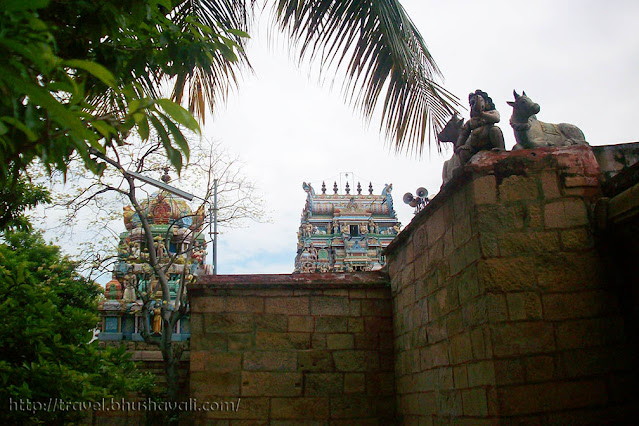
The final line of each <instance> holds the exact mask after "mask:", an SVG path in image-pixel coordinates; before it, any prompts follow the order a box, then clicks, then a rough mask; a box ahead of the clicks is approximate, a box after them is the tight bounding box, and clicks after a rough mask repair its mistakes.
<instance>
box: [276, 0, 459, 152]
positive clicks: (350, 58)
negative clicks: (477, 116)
mask: <svg viewBox="0 0 639 426" xmlns="http://www.w3.org/2000/svg"><path fill="white" fill-rule="evenodd" d="M276 19H277V22H278V24H279V26H280V28H281V29H282V30H284V31H287V32H288V33H289V34H290V36H291V39H292V42H293V44H294V45H296V46H298V47H299V49H300V60H302V59H304V58H308V59H310V60H311V61H313V60H319V62H320V63H321V69H322V72H325V71H326V70H327V69H329V68H331V67H333V68H335V70H336V71H338V70H340V69H342V68H345V71H346V81H345V83H344V93H345V96H346V97H347V99H349V100H350V101H351V102H352V103H353V104H354V105H355V106H356V107H357V108H359V109H360V110H361V111H362V113H363V115H364V116H365V117H366V118H368V119H370V118H371V117H372V115H373V113H374V111H375V110H376V107H377V104H378V100H379V98H380V96H381V95H382V94H383V93H384V91H385V94H384V102H383V108H382V123H381V125H380V127H381V128H383V129H384V130H385V132H386V135H387V137H388V138H390V139H391V140H392V141H393V143H394V145H395V148H396V150H398V151H401V150H404V149H415V150H416V151H418V152H421V151H422V150H423V147H424V143H425V141H426V138H427V137H428V141H429V144H430V141H431V135H432V134H433V133H434V134H436V133H437V132H438V131H439V130H441V129H442V128H443V126H444V124H445V122H446V120H447V119H448V117H450V115H451V114H452V113H454V112H455V111H456V110H457V107H459V106H460V104H459V101H458V99H457V98H456V97H455V96H454V95H453V94H452V93H450V92H448V91H447V90H446V89H444V88H443V87H442V86H441V85H440V84H438V83H437V81H436V80H438V79H441V77H442V76H441V72H440V71H439V69H438V67H437V65H436V63H435V61H434V59H433V57H432V56H431V55H430V53H429V51H428V48H427V47H426V44H425V42H424V40H423V38H422V36H421V35H420V33H419V31H418V30H417V28H416V27H415V25H414V24H413V22H412V21H411V19H410V18H409V17H408V15H407V14H406V12H405V10H404V8H403V7H402V6H401V5H400V4H399V2H398V1H397V0H278V2H277V8H276ZM435 141H437V138H435ZM436 143H437V144H438V143H439V142H436ZM438 147H439V146H438Z"/></svg>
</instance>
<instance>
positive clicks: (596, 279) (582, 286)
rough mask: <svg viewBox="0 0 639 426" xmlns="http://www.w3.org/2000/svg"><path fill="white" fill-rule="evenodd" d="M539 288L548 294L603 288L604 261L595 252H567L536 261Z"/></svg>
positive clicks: (542, 256)
mask: <svg viewBox="0 0 639 426" xmlns="http://www.w3.org/2000/svg"><path fill="white" fill-rule="evenodd" d="M535 262H536V265H537V268H536V269H537V280H538V283H539V288H540V289H541V290H542V291H546V292H569V291H583V290H586V289H592V288H596V287H601V283H602V282H603V280H604V277H603V274H602V260H601V258H600V257H599V256H598V255H597V254H596V253H595V252H594V251H588V252H572V253H571V252H567V253H562V255H561V256H556V255H554V256H553V255H543V254H542V255H539V256H537V257H536V259H535Z"/></svg>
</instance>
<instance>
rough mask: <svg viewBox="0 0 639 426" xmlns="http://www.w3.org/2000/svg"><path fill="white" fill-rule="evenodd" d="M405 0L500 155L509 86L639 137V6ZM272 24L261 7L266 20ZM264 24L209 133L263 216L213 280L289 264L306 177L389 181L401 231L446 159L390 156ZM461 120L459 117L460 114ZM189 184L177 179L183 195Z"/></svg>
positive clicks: (604, 134)
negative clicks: (493, 116)
mask: <svg viewBox="0 0 639 426" xmlns="http://www.w3.org/2000/svg"><path fill="white" fill-rule="evenodd" d="M402 4H403V6H404V7H405V9H406V10H407V11H408V13H409V15H410V16H411V17H412V19H413V21H414V22H415V24H416V25H417V27H418V28H419V29H420V31H421V33H422V35H423V36H424V39H425V40H426V43H427V45H428V47H429V49H430V52H431V53H432V55H433V56H434V58H435V60H436V62H437V64H438V65H439V67H440V69H441V70H442V72H443V74H444V77H445V81H444V86H445V87H446V88H447V89H448V90H449V91H451V92H452V93H454V94H455V95H457V96H458V97H459V98H460V99H461V101H462V103H463V104H464V105H466V99H467V95H468V93H469V92H471V91H474V90H475V89H482V90H484V91H486V92H488V94H489V95H490V96H491V97H492V99H493V101H494V102H495V104H496V106H497V109H498V111H499V112H500V113H501V126H500V127H501V128H502V131H503V133H504V136H505V139H506V147H507V148H508V149H510V148H511V147H512V146H513V145H514V137H513V133H512V129H511V128H510V126H509V124H508V119H509V117H510V114H511V108H510V107H509V106H508V105H506V101H508V100H512V98H513V95H512V91H513V89H516V90H517V91H518V92H521V91H522V90H525V91H526V93H527V94H528V95H529V96H530V97H531V98H532V99H533V100H534V101H536V102H538V103H539V104H540V106H541V112H540V113H539V114H538V117H539V119H540V120H542V121H547V122H567V123H572V124H575V125H577V126H578V127H580V128H581V129H582V130H583V132H584V134H585V135H586V139H587V140H588V141H589V142H590V143H591V145H607V144H616V143H624V142H635V141H638V140H639V127H638V125H637V122H638V120H636V119H635V114H636V111H637V106H638V103H637V100H639V84H637V77H636V75H637V70H638V69H639V31H637V27H636V22H637V20H638V18H639V1H636V0H609V1H607V2H603V1H592V0H581V1H577V0H571V1H568V0H555V1H549V0H542V1H520V0H503V1H497V0H494V1H488V0H485V1H474V2H471V1H461V0H447V1H433V0H428V1H424V0H404V1H402ZM267 21H268V13H265V14H264V16H263V17H262V19H261V22H262V24H264V23H266V22H267ZM264 28H266V26H265V25H260V26H259V28H257V29H256V31H255V32H254V33H253V34H252V39H251V41H250V43H249V46H248V56H249V58H250V59H251V61H252V64H253V67H254V71H255V72H254V74H253V75H250V74H249V73H245V75H244V77H243V79H242V80H241V82H240V88H239V90H237V91H236V92H234V93H231V95H230V97H229V100H228V102H227V104H226V105H225V106H223V107H221V108H219V109H218V111H216V114H215V116H214V117H213V118H212V119H208V120H207V124H206V126H205V128H204V134H205V135H206V136H207V137H209V138H212V139H214V140H218V141H220V142H221V143H222V144H223V145H224V146H226V147H227V148H228V149H229V151H230V152H231V153H235V154H239V155H240V157H241V159H242V161H243V162H244V173H245V174H246V175H247V176H248V177H249V178H250V179H251V180H253V181H254V182H255V183H256V185H257V187H258V189H257V191H258V193H259V194H258V195H259V196H261V198H262V199H263V200H264V208H265V210H267V211H268V212H269V214H270V217H271V222H269V223H253V222H249V223H246V227H244V228H240V229H230V230H228V229H227V230H224V229H222V230H221V231H222V234H221V235H220V240H219V249H218V262H219V273H220V274H243V273H290V272H292V270H293V261H294V257H295V250H296V231H297V229H298V226H299V219H300V213H301V211H302V209H303V207H304V202H305V198H306V193H305V192H304V191H303V189H302V182H303V181H306V182H311V183H312V184H313V186H314V188H315V189H316V190H317V191H319V188H320V186H321V183H322V180H326V185H327V187H328V188H329V191H331V189H332V185H333V181H334V180H338V182H339V174H340V172H352V173H354V174H355V181H356V182H357V180H361V182H362V186H363V187H364V188H367V187H368V182H369V181H372V182H373V186H374V191H375V193H376V194H379V193H380V192H381V190H382V188H383V185H384V184H385V183H393V196H394V200H395V210H396V211H397V213H398V216H399V219H400V221H401V222H402V223H403V225H407V224H408V222H409V221H410V220H411V218H412V214H413V212H412V210H413V209H412V208H410V207H409V206H407V205H405V204H403V203H402V201H401V198H402V195H403V194H404V193H405V192H413V193H414V192H415V189H416V188H417V187H419V186H424V187H426V188H427V189H428V191H429V192H430V194H435V193H437V192H438V191H439V187H440V185H441V168H442V164H443V162H444V160H446V159H447V158H449V157H450V155H451V152H450V150H449V151H447V152H444V153H442V154H438V153H437V150H436V148H435V146H434V145H433V147H432V149H431V151H430V152H429V151H428V149H426V150H425V151H424V153H423V155H422V156H421V157H417V156H415V155H411V154H410V153H408V154H407V153H403V154H395V153H394V151H393V150H392V149H391V148H390V144H389V143H388V141H386V140H385V139H384V138H383V136H382V134H381V133H380V132H379V131H378V129H379V121H373V122H371V123H370V125H367V124H366V123H365V122H364V121H363V120H362V119H361V118H360V116H359V114H358V113H357V112H355V111H353V110H352V109H350V108H349V107H347V106H346V105H345V104H344V102H343V99H342V96H341V94H340V91H339V88H340V86H339V82H337V83H336V84H335V88H334V89H333V90H330V88H329V85H328V84H325V85H323V86H322V85H319V84H317V78H316V76H317V75H316V73H313V72H312V71H311V68H309V67H305V66H302V67H298V66H296V65H295V62H294V61H293V60H291V59H290V57H291V56H290V54H289V53H288V51H287V50H286V48H285V47H283V46H284V45H285V43H283V42H282V40H283V37H280V38H279V39H278V38H276V39H275V40H276V41H277V40H279V41H278V42H271V43H269V42H268V39H269V38H268V37H267V32H266V31H265V30H264ZM311 75H312V77H311ZM462 115H463V116H464V118H468V113H467V111H462ZM185 186H186V185H185V184H184V183H183V182H181V183H180V187H181V188H182V189H184V190H187V191H188V190H189V188H188V187H185ZM342 191H343V189H342V188H340V193H341V192H342ZM120 223H122V222H120ZM121 227H122V230H124V227H123V225H121ZM65 249H67V251H73V249H72V247H69V246H66V247H65ZM209 252H210V250H209Z"/></svg>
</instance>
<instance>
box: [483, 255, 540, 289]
mask: <svg viewBox="0 0 639 426" xmlns="http://www.w3.org/2000/svg"><path fill="white" fill-rule="evenodd" d="M535 262H536V258H530V257H512V258H495V259H484V260H480V261H479V263H478V265H477V268H478V269H477V273H478V278H479V284H480V291H482V290H484V289H485V290H486V291H489V292H490V291H503V292H510V291H524V290H535V289H536V287H537V280H536V279H535V278H536V273H537V271H536V268H535Z"/></svg>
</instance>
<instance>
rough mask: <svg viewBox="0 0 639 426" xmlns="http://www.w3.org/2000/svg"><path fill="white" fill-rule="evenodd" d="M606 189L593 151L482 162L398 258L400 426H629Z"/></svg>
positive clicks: (395, 247) (419, 223)
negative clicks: (620, 424) (601, 209)
mask: <svg viewBox="0 0 639 426" xmlns="http://www.w3.org/2000/svg"><path fill="white" fill-rule="evenodd" d="M601 176H602V174H601V171H600V169H599V165H598V163H597V161H596V160H595V157H594V155H593V153H592V151H591V150H590V148H589V147H567V148H544V149H537V150H534V151H532V150H522V151H516V152H509V153H495V152H484V153H480V154H478V155H477V156H475V157H474V158H473V159H472V160H471V162H470V164H468V165H467V166H466V167H465V168H464V170H463V172H462V173H460V174H458V175H457V176H456V177H455V178H454V179H453V180H452V181H451V182H450V183H449V184H448V185H447V186H446V187H444V188H442V191H440V193H439V194H438V195H437V196H436V197H435V198H434V199H433V200H432V201H431V202H430V204H429V205H427V207H426V208H425V209H424V210H423V211H422V212H420V213H419V214H418V215H417V216H416V217H415V219H414V220H413V221H412V222H411V223H410V225H409V226H408V227H407V228H406V229H405V230H404V231H403V232H402V233H401V234H400V235H399V236H398V238H397V239H396V240H395V241H394V242H393V243H392V245H391V246H389V248H388V249H387V256H388V263H389V273H390V278H391V285H392V300H393V330H394V347H395V383H396V397H397V416H398V421H399V422H401V423H403V424H420V425H421V424H433V423H448V422H452V423H464V422H466V423H468V424H483V423H486V424H495V423H501V424H510V423H516V424H522V423H523V424H540V423H560V424H588V423H601V422H606V423H610V422H615V421H623V420H625V421H628V420H630V419H632V418H633V417H634V416H632V415H631V412H630V411H629V409H630V407H632V405H633V402H634V403H636V400H634V401H633V398H636V397H634V395H636V384H637V382H636V365H637V364H636V358H635V356H634V353H635V352H634V349H633V348H632V347H631V343H632V341H633V340H635V341H636V338H632V337H630V336H629V335H628V332H627V329H626V326H625V324H624V320H623V313H622V310H620V306H621V304H620V300H619V291H618V289H617V288H616V285H615V284H613V282H614V280H612V279H609V278H610V276H611V275H612V273H611V271H610V270H609V269H608V268H609V267H610V265H609V264H607V263H605V261H604V260H603V257H602V256H600V253H599V252H598V251H597V250H598V245H597V244H596V241H597V239H596V238H595V234H596V232H595V231H594V230H595V229H596V228H595V217H594V203H595V201H596V200H597V199H598V198H599V197H600V188H601V185H600V184H601V182H600V179H601ZM635 279H636V277H635ZM634 409H635V410H636V406H634Z"/></svg>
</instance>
